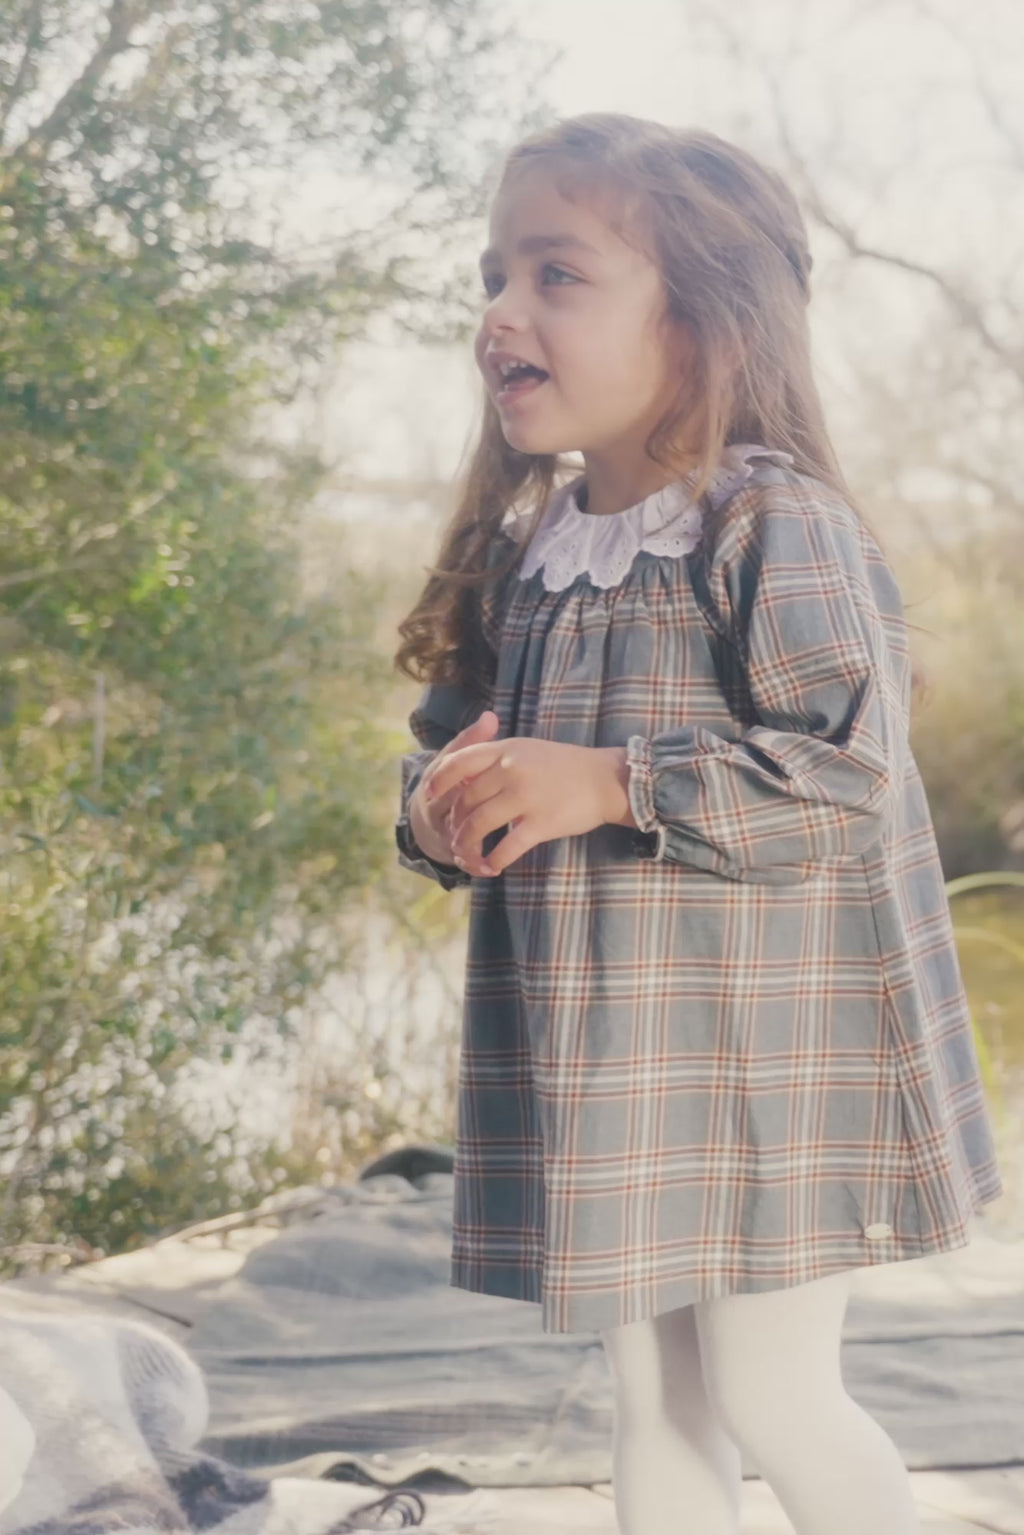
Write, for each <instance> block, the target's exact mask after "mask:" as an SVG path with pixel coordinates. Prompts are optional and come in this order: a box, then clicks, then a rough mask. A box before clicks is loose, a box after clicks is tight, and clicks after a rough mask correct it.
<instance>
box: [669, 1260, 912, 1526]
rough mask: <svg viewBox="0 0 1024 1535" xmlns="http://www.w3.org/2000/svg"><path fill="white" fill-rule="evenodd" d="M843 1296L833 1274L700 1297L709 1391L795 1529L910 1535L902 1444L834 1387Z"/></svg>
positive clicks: (842, 1281) (845, 1288) (838, 1379)
mask: <svg viewBox="0 0 1024 1535" xmlns="http://www.w3.org/2000/svg"><path fill="white" fill-rule="evenodd" d="M848 1295H849V1274H848V1273H847V1272H842V1273H838V1274H830V1275H828V1276H827V1277H826V1278H824V1279H816V1280H812V1281H811V1282H810V1283H808V1284H802V1285H796V1286H794V1287H793V1288H790V1289H785V1290H769V1291H765V1292H758V1293H753V1294H749V1293H748V1294H742V1295H725V1296H720V1297H719V1298H717V1299H715V1300H709V1301H700V1302H698V1303H697V1305H696V1306H695V1307H694V1311H695V1314H696V1325H697V1332H698V1337H699V1340H700V1352H701V1358H702V1362H703V1373H704V1378H705V1380H706V1382H707V1390H708V1396H709V1398H710V1400H711V1402H712V1403H713V1404H714V1407H715V1410H716V1412H717V1413H718V1415H719V1417H720V1418H721V1420H722V1422H723V1424H724V1425H725V1427H726V1429H727V1431H728V1432H729V1434H730V1435H731V1436H732V1438H733V1439H734V1440H735V1441H736V1443H737V1444H738V1445H740V1446H741V1447H742V1449H743V1451H744V1452H745V1453H746V1454H747V1455H748V1456H749V1457H750V1459H751V1461H752V1462H753V1463H754V1464H755V1465H756V1466H757V1468H758V1470H759V1471H760V1473H761V1475H762V1476H763V1477H764V1479H765V1481H766V1482H767V1483H768V1484H769V1486H770V1487H771V1488H772V1490H773V1491H774V1493H775V1495H776V1497H777V1498H778V1500H779V1502H780V1503H781V1504H782V1506H783V1508H784V1509H785V1511H786V1513H787V1514H788V1515H789V1518H790V1519H791V1521H792V1523H793V1527H794V1529H795V1530H796V1532H797V1535H879V1531H882V1530H884V1531H885V1535H918V1531H919V1530H920V1525H919V1523H918V1520H917V1516H916V1514H915V1512H914V1500H913V1495H912V1493H911V1488H910V1478H909V1476H908V1474H907V1470H906V1467H905V1466H904V1464H903V1461H902V1459H901V1457H900V1454H899V1451H898V1450H897V1449H896V1446H895V1445H894V1444H893V1442H892V1440H891V1439H890V1438H889V1436H888V1435H887V1434H886V1433H885V1431H884V1430H883V1429H882V1427H881V1426H880V1425H879V1424H878V1423H876V1422H875V1420H874V1419H873V1418H872V1417H870V1416H869V1415H868V1414H867V1413H866V1412H865V1411H864V1409H863V1408H862V1407H859V1406H858V1405H857V1403H856V1402H855V1401H854V1400H853V1398H852V1397H850V1396H849V1395H848V1394H847V1391H846V1388H845V1386H844V1385H843V1381H842V1376H841V1373H840V1365H839V1342H840V1333H841V1329H842V1323H843V1316H844V1313H845V1311H846V1302H847V1298H848ZM698 1528H699V1526H698Z"/></svg>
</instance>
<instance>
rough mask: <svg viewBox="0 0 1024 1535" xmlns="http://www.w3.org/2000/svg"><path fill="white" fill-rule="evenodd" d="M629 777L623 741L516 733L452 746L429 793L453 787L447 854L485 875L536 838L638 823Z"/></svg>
mask: <svg viewBox="0 0 1024 1535" xmlns="http://www.w3.org/2000/svg"><path fill="white" fill-rule="evenodd" d="M453 744H454V743H453ZM464 779H469V780H470V782H469V783H468V784H467V785H466V786H465V787H463V780H464ZM627 781H628V768H627V766H626V751H625V747H618V746H610V747H609V746H566V745H564V744H563V743H562V742H559V741H544V740H539V739H536V738H535V737H533V736H513V737H512V738H511V739H509V740H506V741H492V742H489V743H488V744H487V745H472V746H464V747H462V748H461V749H460V750H458V751H453V752H452V753H451V755H450V756H448V757H447V758H446V759H445V761H444V762H438V764H437V769H436V772H434V774H433V775H432V777H431V782H430V785H429V787H428V790H427V792H428V793H429V792H430V791H431V790H432V791H433V792H434V793H435V794H436V795H437V796H438V797H439V798H441V797H444V796H447V795H449V794H452V793H454V795H455V800H454V804H453V805H452V816H451V820H452V835H451V850H452V857H453V859H454V861H455V863H456V864H458V866H459V868H460V869H464V870H465V871H466V872H467V873H469V874H473V875H484V876H486V875H494V874H501V873H502V872H503V871H504V870H505V869H507V868H508V866H509V864H510V863H514V862H515V860H516V859H517V858H521V857H522V855H523V854H524V853H525V852H527V851H528V850H529V849H530V848H531V847H536V846H537V844H538V843H539V842H551V841H553V840H554V838H556V837H575V836H579V835H580V833H582V832H587V831H592V830H593V829H594V827H596V826H603V825H604V824H605V822H607V821H611V822H614V823H615V824H617V825H620V826H635V824H636V822H635V821H634V820H633V817H632V814H631V812H630V809H629V798H628V795H627V792H626V784H627ZM505 825H508V826H509V828H510V830H509V831H508V833H507V834H506V836H504V837H503V838H502V839H501V841H500V842H499V843H498V844H497V846H496V847H494V848H492V850H491V852H490V853H489V854H488V856H487V858H486V859H484V857H483V846H482V844H483V840H484V838H485V837H486V836H487V835H488V833H489V832H492V831H496V830H497V828H498V827H500V826H505Z"/></svg>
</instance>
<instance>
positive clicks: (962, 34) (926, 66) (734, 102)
mask: <svg viewBox="0 0 1024 1535" xmlns="http://www.w3.org/2000/svg"><path fill="white" fill-rule="evenodd" d="M699 9H700V8H699V7H698V6H697V5H693V4H689V3H686V0H629V3H628V4H625V3H623V0H515V3H514V4H511V3H510V4H509V5H508V6H507V16H508V20H509V21H510V22H512V23H514V24H515V26H516V27H517V29H518V30H519V32H520V33H521V34H522V35H523V36H525V37H527V38H531V39H534V40H536V41H537V42H539V43H542V44H544V45H545V46H547V47H550V48H552V49H560V50H562V58H561V60H560V62H559V63H558V64H557V65H556V67H555V68H554V70H553V72H552V74H551V75H550V77H549V79H548V80H547V82H546V93H547V96H548V99H549V100H550V102H551V104H552V106H553V109H554V112H555V114H556V115H559V116H562V115H570V114H572V113H576V112H583V111H592V110H611V111H622V112H630V113H634V114H636V115H638V116H644V117H653V118H657V119H659V120H661V121H664V122H667V123H672V124H676V125H680V126H682V125H700V126H703V127H707V128H711V129H713V130H714V131H715V132H718V133H721V134H723V136H725V137H732V138H735V139H736V140H737V141H739V142H741V143H743V144H744V145H745V146H746V147H748V148H750V149H752V150H753V151H754V152H755V153H759V154H761V155H763V156H764V158H766V159H768V160H769V161H772V162H774V163H775V164H776V165H778V166H779V168H780V169H785V167H784V165H783V161H782V154H781V151H780V149H779V141H778V136H777V131H776V128H775V126H774V122H773V116H772V110H771V104H770V97H769V93H768V92H767V90H766V88H765V85H764V80H763V75H762V74H761V72H760V71H759V70H758V69H757V68H756V67H751V66H750V65H749V64H748V65H747V66H746V67H744V66H741V65H740V64H739V63H737V62H735V61H730V60H729V59H728V58H727V57H726V56H725V52H724V47H723V44H722V42H721V40H720V39H719V40H717V41H716V39H715V37H714V35H713V34H709V32H708V29H707V28H706V27H701V26H700V25H699V24H697V20H696V19H697V18H698V12H699ZM705 10H706V11H707V12H708V13H710V14H711V15H712V16H714V14H715V12H716V11H717V12H720V13H722V14H723V15H724V16H728V17H729V18H730V19H731V20H732V21H733V22H734V23H736V22H738V23H739V26H740V29H741V32H742V35H743V37H744V39H745V41H746V43H747V44H748V46H749V45H750V44H753V45H755V47H756V49H757V51H758V52H759V53H760V54H761V55H762V56H763V57H765V58H766V59H768V60H769V61H771V63H772V67H773V68H774V69H775V71H776V72H777V73H778V75H779V78H780V82H781V83H780V97H781V100H782V101H783V103H784V105H785V110H786V114H787V117H789V119H790V120H791V127H792V137H793V140H794V141H795V143H796V144H797V145H798V147H799V151H800V154H801V156H802V157H803V158H804V159H806V160H807V161H808V162H809V163H811V164H812V165H813V166H814V167H815V172H816V176H817V178H818V180H819V184H820V186H821V188H822V190H823V192H824V193H825V194H826V196H827V197H828V198H829V200H830V201H831V202H832V203H833V204H834V205H835V206H836V207H837V208H838V209H839V210H840V211H841V212H842V214H843V215H844V216H845V217H847V218H848V219H850V220H851V221H853V222H855V223H856V225H857V227H858V230H859V231H861V232H862V234H863V235H864V237H866V238H868V239H870V240H871V241H873V242H875V243H877V244H879V245H884V246H885V247H886V248H888V249H893V250H897V251H901V252H902V253H903V254H905V255H908V256H910V257H917V258H923V259H940V260H942V261H943V262H945V263H946V264H947V266H948V269H949V270H950V271H952V272H954V273H968V274H980V273H984V272H985V271H986V270H995V269H998V268H1000V267H1002V268H1003V269H1006V268H1007V267H1008V266H1009V264H1010V261H1011V258H1012V260H1014V261H1016V262H1017V263H1018V264H1019V260H1020V256H1021V254H1024V226H1022V210H1021V208H1020V206H1019V204H1020V198H1019V172H1017V173H1016V174H1017V180H1016V182H1015V183H1014V182H1013V181H1011V168H1010V166H1009V164H1008V163H1007V157H1006V156H1005V155H1003V154H1002V153H1001V150H1000V145H999V140H998V137H997V136H994V134H993V128H992V124H991V122H990V120H989V117H988V115H987V113H986V110H985V108H984V106H983V102H982V100H981V98H980V97H979V95H978V93H977V90H976V88H975V86H974V79H975V72H976V71H977V69H978V68H979V63H980V68H981V69H982V71H983V75H984V78H985V80H986V81H987V82H988V87H989V88H990V89H991V91H992V92H993V93H994V94H995V96H996V97H997V98H998V100H999V101H1000V102H1002V103H1003V107H1004V110H1006V111H1008V112H1010V114H1011V116H1012V115H1013V114H1014V113H1015V114H1016V127H1017V129H1018V131H1019V132H1020V135H1021V139H1022V142H1024V109H1022V105H1021V104H1022V103H1024V8H1022V7H1020V6H1019V5H1018V3H1017V0H975V3H974V4H972V5H970V6H965V5H964V4H963V0H931V3H930V4H928V5H927V6H926V5H924V4H922V3H911V0H908V3H905V4H904V3H902V0H881V3H877V0H876V3H874V4H872V3H870V0H859V3H857V4H853V3H847V0H732V3H731V4H730V5H729V6H728V7H723V6H722V5H721V3H720V0H712V3H710V4H709V5H708V6H707V7H706V8H705ZM926 13H927V14H926ZM951 27H953V28H954V29H957V31H956V32H955V35H951V32H950V28H951ZM995 38H998V39H999V41H998V43H995V42H994V41H993V39H995ZM1011 189H1012V190H1011ZM1011 199H1012V202H1011ZM483 234H484V231H483V229H481V243H483ZM1014 241H1015V242H1016V248H1015V250H1014V249H1013V248H1012V247H1013V242H1014ZM811 242H812V250H813V251H814V254H815V263H816V265H815V279H816V282H817V284H818V291H817V294H816V302H812V309H811V317H812V329H813V330H814V333H815V341H816V349H817V355H818V359H819V369H820V376H821V383H822V388H823V393H824V394H825V396H826V401H828V398H829V394H830V392H831V393H832V394H834V395H837V396H838V394H840V393H841V392H842V389H843V387H844V384H843V377H842V374H843V361H844V359H845V358H846V357H848V356H849V355H851V354H852V350H853V349H855V348H856V347H858V346H860V345H862V344H864V343H863V342H862V341H861V339H860V338H861V337H862V336H863V334H864V333H865V331H866V330H870V331H871V332H872V335H871V340H870V344H871V345H882V344H889V345H898V344H899V340H900V336H901V334H902V333H904V331H906V330H907V328H908V327H909V329H910V330H912V329H913V327H914V324H915V323H917V320H916V316H917V314H918V313H919V311H918V310H917V309H916V291H917V290H915V289H914V288H912V286H911V285H910V283H909V282H908V280H907V279H905V278H901V277H899V276H898V275H892V274H885V273H881V272H880V269H879V268H877V267H875V268H873V270H872V271H871V272H870V273H869V272H866V271H865V272H864V274H863V277H862V278H858V283H859V284H860V287H858V285H857V284H854V285H852V286H851V284H850V279H849V277H848V276H844V277H843V287H842V291H841V292H836V291H832V289H830V283H829V267H830V262H834V258H835V255H836V246H835V242H834V240H833V239H832V237H831V236H829V235H827V234H824V233H822V232H821V231H819V230H816V229H815V228H814V226H813V225H812V227H811ZM837 270H838V269H837ZM865 283H866V284H867V286H866V287H865V286H864V284H865ZM833 286H834V285H833ZM868 294H869V295H870V298H869V299H868V297H867V296H866V295H868ZM866 303H869V308H870V313H869V309H866V308H865V307H864V306H865V304H866ZM876 306H883V311H881V312H878V313H876ZM475 399H476V378H475V373H474V370H473V366H472V360H471V357H470V356H469V353H468V349H463V350H458V351H452V350H438V349H437V348H429V349H428V348H421V347H401V348H395V347H394V346H388V347H380V346H373V345H367V344H360V345H356V346H350V347H349V348H348V349H347V350H346V353H345V356H344V358H343V361H342V366H341V368H340V371H339V384H338V387H337V390H336V391H335V393H334V394H333V395H332V398H331V402H330V409H329V411H328V412H327V415H326V418H325V419H326V420H327V421H328V423H329V425H328V437H327V440H326V441H325V444H324V446H325V448H326V450H327V453H328V457H330V458H332V459H334V460H335V461H336V462H337V463H338V465H339V467H341V466H342V465H343V466H344V468H345V469H347V470H348V471H349V472H355V473H357V474H365V475H369V476H372V475H375V474H379V473H387V474H389V475H395V474H402V473H409V474H414V475H419V474H426V475H432V474H436V475H440V476H442V477H447V476H449V475H450V474H452V473H454V471H455V469H456V468H457V465H458V461H459V457H460V454H461V453H462V452H463V450H464V447H465V444H466V442H467V438H468V436H469V434H470V432H471V429H472V426H473V417H474V408H475V404H474V402H475Z"/></svg>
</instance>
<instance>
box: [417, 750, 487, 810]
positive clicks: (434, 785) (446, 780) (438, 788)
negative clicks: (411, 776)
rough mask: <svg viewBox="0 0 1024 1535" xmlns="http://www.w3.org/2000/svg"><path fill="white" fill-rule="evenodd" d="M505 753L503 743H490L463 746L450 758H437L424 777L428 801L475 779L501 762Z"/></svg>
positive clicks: (424, 789)
mask: <svg viewBox="0 0 1024 1535" xmlns="http://www.w3.org/2000/svg"><path fill="white" fill-rule="evenodd" d="M503 751H504V743H503V742H501V741H489V742H481V743H480V744H478V745H476V746H463V747H462V748H461V750H459V751H457V752H453V753H452V755H451V756H450V757H444V758H441V757H435V759H434V761H433V763H432V764H431V767H430V768H428V770H427V773H424V775H423V778H424V788H423V792H424V794H425V795H426V797H427V799H428V800H434V799H437V798H440V796H441V795H442V794H447V793H448V791H449V789H452V788H455V787H457V786H458V784H459V781H460V779H463V778H475V777H476V776H477V774H478V773H482V772H484V770H485V769H486V768H489V767H491V766H492V764H494V763H495V762H499V761H500V759H501V755H502V752H503ZM428 775H429V776H428Z"/></svg>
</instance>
